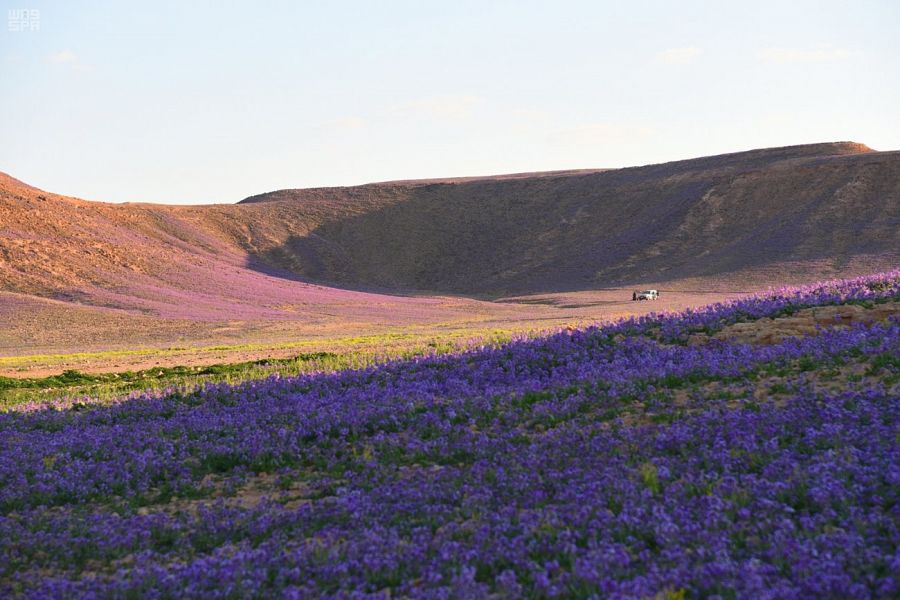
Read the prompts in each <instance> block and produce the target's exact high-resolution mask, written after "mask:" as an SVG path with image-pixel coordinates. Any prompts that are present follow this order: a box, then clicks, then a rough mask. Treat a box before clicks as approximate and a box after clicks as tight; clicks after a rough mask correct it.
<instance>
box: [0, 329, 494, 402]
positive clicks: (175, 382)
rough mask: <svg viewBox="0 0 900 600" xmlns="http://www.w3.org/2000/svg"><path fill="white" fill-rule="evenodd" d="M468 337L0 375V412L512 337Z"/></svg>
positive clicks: (340, 366) (349, 341)
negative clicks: (106, 370) (211, 361)
mask: <svg viewBox="0 0 900 600" xmlns="http://www.w3.org/2000/svg"><path fill="white" fill-rule="evenodd" d="M479 333H480V334H481V336H476V335H474V334H472V335H470V336H469V337H468V339H463V336H446V337H444V338H423V337H421V336H412V335H403V334H385V335H380V336H360V337H354V338H341V339H338V340H333V341H331V342H329V343H328V344H322V343H321V342H320V343H319V345H320V346H327V347H331V348H334V350H331V351H314V352H301V353H298V354H296V355H294V356H291V357H288V358H267V359H260V360H252V361H243V362H234V363H224V364H222V363H220V364H212V365H201V366H172V367H162V366H161V367H154V368H152V369H145V370H140V371H122V372H114V373H87V372H83V371H79V370H76V369H66V370H63V371H62V372H61V373H59V374H57V375H51V376H48V377H23V378H19V377H3V376H0V411H2V410H7V409H9V408H12V407H14V406H16V405H20V404H24V403H27V402H47V401H52V400H57V399H60V398H81V397H83V398H85V399H86V400H91V401H101V402H105V401H109V400H112V399H114V398H119V397H122V396H124V395H126V394H129V393H131V392H140V391H151V392H152V391H159V390H163V389H172V388H174V389H178V390H188V389H191V388H194V387H196V386H199V385H202V384H204V383H207V382H217V383H218V382H224V383H229V384H236V383H240V382H243V381H252V380H258V379H265V378H266V377H270V376H272V375H275V374H278V375H282V376H294V375H300V374H303V373H313V372H332V371H340V370H344V369H359V368H365V367H369V366H372V365H375V364H378V363H382V362H385V361H388V360H393V359H404V358H412V357H415V356H424V355H429V354H447V353H450V352H455V351H459V350H462V349H464V348H466V347H468V346H471V345H472V341H473V340H474V339H477V340H478V341H479V343H482V344H485V345H497V344H500V343H503V342H505V341H508V340H509V339H510V338H511V334H509V333H507V332H501V331H491V332H488V333H486V332H479ZM302 345H306V346H309V345H311V343H310V342H298V343H296V344H290V345H289V344H282V345H281V346H279V347H278V348H273V349H283V348H285V347H297V346H302ZM248 349H249V350H254V349H257V348H256V347H255V346H251V345H241V346H217V347H214V348H204V349H203V350H229V351H231V350H248ZM184 350H185V349H183V348H174V349H170V350H168V351H167V350H152V349H151V350H133V351H112V352H106V353H101V352H98V353H92V354H90V355H84V354H79V355H45V356H41V357H38V356H29V357H8V358H0V364H2V363H3V362H6V363H7V364H10V363H12V364H16V363H14V362H13V361H22V362H24V361H34V360H36V359H41V358H43V359H53V360H54V361H55V360H61V359H65V358H69V359H71V358H84V357H85V356H92V357H106V356H112V355H141V354H154V353H156V354H157V355H160V356H163V355H165V353H166V352H175V351H184Z"/></svg>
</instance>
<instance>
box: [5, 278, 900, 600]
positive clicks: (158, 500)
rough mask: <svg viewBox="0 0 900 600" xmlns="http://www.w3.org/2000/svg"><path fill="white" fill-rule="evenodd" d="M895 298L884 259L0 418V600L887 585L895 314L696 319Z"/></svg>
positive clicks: (894, 521) (892, 532)
mask: <svg viewBox="0 0 900 600" xmlns="http://www.w3.org/2000/svg"><path fill="white" fill-rule="evenodd" d="M898 300H900V272H891V273H885V274H880V275H876V276H871V277H867V278H862V279H856V280H851V281H836V282H827V283H824V284H818V285H813V286H809V287H805V288H792V289H783V290H778V291H776V292H773V293H771V294H765V295H760V296H756V297H753V298H748V299H744V300H741V301H738V302H735V303H731V304H723V305H716V306H712V307H709V308H707V309H703V310H699V311H690V312H687V313H682V314H673V315H656V316H651V317H645V318H641V319H632V320H628V321H623V322H620V323H616V324H614V325H609V326H604V327H598V328H590V329H586V330H579V331H565V332H561V333H559V334H557V335H554V336H551V337H548V338H544V339H541V340H522V341H517V342H513V343H511V344H508V345H505V346H502V347H499V348H483V349H480V350H473V351H470V352H466V353H462V354H458V355H453V356H441V357H426V358H419V359H415V360H409V361H401V362H394V363H390V364H387V365H383V366H379V367H375V368H371V369H367V370H363V371H348V372H342V373H335V374H322V375H310V376H303V377H298V378H291V379H286V378H282V379H278V378H272V379H269V380H266V381H258V382H248V383H245V384H242V385H238V386H226V385H210V386H207V387H205V388H204V389H202V390H198V391H196V392H194V393H190V394H183V393H181V394H179V393H171V394H159V395H148V396H142V397H137V398H129V399H127V400H123V401H122V402H119V403H116V404H113V405H108V406H90V407H83V406H76V407H72V408H65V407H62V409H49V408H48V409H36V408H35V407H32V409H31V410H29V411H22V412H16V413H7V414H3V415H0V595H2V596H10V595H11V596H24V597H61V596H66V597H68V596H74V597H127V596H134V597H151V598H152V597H161V598H164V597H204V598H205V597H235V598H240V597H270V596H286V597H314V596H335V597H363V596H366V595H370V596H372V597H388V596H391V597H396V596H400V597H403V596H408V597H435V598H450V597H457V598H479V597H522V596H528V597H567V598H570V597H584V598H588V597H653V596H657V595H658V596H659V597H670V598H680V597H710V596H717V597H723V598H728V597H753V598H758V597H773V598H775V597H777V598H786V597H834V598H846V597H889V596H896V595H897V594H898V593H900V581H898V579H897V577H896V573H897V571H898V567H900V554H898V550H897V542H898V539H900V532H898V512H897V511H898V495H900V494H898V490H900V466H898V465H900V444H898V442H897V439H898V438H897V432H898V422H897V416H898V414H900V393H898V377H900V363H898V354H900V321H898V319H897V317H896V316H893V317H890V318H887V319H884V320H880V321H874V322H866V323H850V324H849V326H841V325H840V324H838V325H837V326H834V327H830V328H827V329H821V330H819V331H817V332H816V334H815V335H810V336H805V337H788V338H785V339H782V340H780V341H778V342H777V343H773V344H767V345H760V344H757V345H748V344H741V343H737V342H734V341H729V340H728V339H724V340H723V339H718V337H715V334H716V333H717V332H721V331H723V330H725V329H726V328H727V327H729V326H732V325H733V324H735V323H739V322H747V321H755V320H760V322H762V320H765V319H771V318H779V317H784V316H786V315H793V314H795V313H798V311H801V310H803V309H806V308H808V307H815V306H822V305H833V304H848V303H849V304H855V305H859V306H862V307H863V308H864V309H869V308H874V307H884V305H891V306H893V305H895V304H896V303H897V301H898ZM881 312H882V313H884V311H881ZM698 336H700V337H704V336H705V337H706V338H707V339H706V340H704V342H705V343H695V341H696V340H697V338H698Z"/></svg>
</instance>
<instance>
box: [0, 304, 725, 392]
mask: <svg viewBox="0 0 900 600" xmlns="http://www.w3.org/2000/svg"><path fill="white" fill-rule="evenodd" d="M633 291H634V290H632V289H621V288H620V289H605V290H597V291H589V292H573V293H563V294H540V295H535V296H520V297H515V298H506V299H502V300H500V301H497V302H478V301H472V300H468V299H455V298H439V299H436V300H437V301H435V302H433V303H430V304H427V305H426V304H420V305H417V307H416V309H415V310H414V311H406V312H405V313H404V312H403V310H402V307H401V305H400V304H398V306H397V307H391V306H387V307H385V310H383V311H380V312H379V311H373V310H371V307H368V308H369V309H368V310H367V311H365V312H364V313H362V314H356V313H355V312H354V310H352V309H353V307H338V308H337V309H335V310H334V311H333V312H332V314H330V315H329V314H323V315H322V316H321V318H319V319H317V320H315V321H312V320H310V319H308V318H298V319H278V320H227V321H191V320H186V319H164V318H160V317H156V316H151V315H146V314H136V313H134V312H131V311H125V310H118V309H105V308H98V307H92V306H77V305H73V304H71V303H64V302H56V301H51V300H44V299H38V298H35V297H33V296H23V295H16V294H8V293H4V294H0V376H7V377H42V376H47V375H53V374H56V373H59V372H61V371H63V370H65V369H77V370H79V371H84V372H89V373H101V372H117V371H126V370H132V371H137V370H144V369H151V368H154V367H163V366H176V365H183V366H196V365H209V364H216V363H232V362H243V361H249V360H259V359H264V358H286V357H290V356H294V355H297V354H300V353H305V352H320V351H332V352H353V351H370V352H371V351H375V352H378V351H379V350H385V351H388V350H391V349H396V348H403V347H412V346H417V345H425V344H427V343H429V342H441V341H450V342H453V343H454V344H456V345H459V346H464V345H471V344H477V342H478V340H479V339H481V338H490V337H491V336H493V335H496V334H507V335H508V334H517V333H537V332H544V331H552V330H554V329H558V328H560V327H566V326H584V325H588V324H591V323H603V322H609V321H613V320H616V319H620V318H623V317H628V316H631V315H641V314H646V313H649V312H664V311H678V310H683V309H685V308H688V307H697V306H702V305H706V304H710V303H714V302H719V301H722V300H727V299H729V298H734V297H738V296H740V295H742V294H741V293H727V292H722V291H709V292H704V291H696V290H695V291H690V292H684V291H667V290H666V289H664V288H663V289H661V291H660V298H659V299H658V300H655V301H643V302H633V301H632V300H631V293H632V292H633ZM404 300H405V299H404ZM402 306H405V304H404V305H402ZM423 306H427V307H428V308H427V310H423V309H422V307H423ZM392 308H396V310H392Z"/></svg>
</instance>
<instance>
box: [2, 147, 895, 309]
mask: <svg viewBox="0 0 900 600" xmlns="http://www.w3.org/2000/svg"><path fill="white" fill-rule="evenodd" d="M898 249H900V152H874V151H871V150H870V149H868V148H866V147H865V146H862V145H860V144H853V143H849V142H847V143H835V144H816V145H809V146H797V147H788V148H777V149H767V150H755V151H751V152H742V153H736V154H728V155H722V156H715V157H707V158H700V159H694V160H687V161H679V162H674V163H666V164H661V165H651V166H645V167H636V168H628V169H615V170H607V171H599V170H598V171H564V172H551V173H536V174H518V175H510V176H500V177H492V178H491V177H487V178H461V179H447V180H429V181H403V182H388V183H380V184H370V185H364V186H357V187H347V188H325V189H307V190H281V191H277V192H272V193H269V194H262V195H260V196H255V197H252V198H248V199H247V200H246V201H244V202H242V203H240V204H237V205H213V206H163V205H151V204H124V205H112V204H105V203H98V202H86V201H83V200H77V199H74V198H68V197H64V196H58V195H55V194H50V193H47V192H43V191H41V190H38V189H36V188H33V187H30V186H27V185H26V184H23V183H22V182H19V181H17V180H15V179H13V178H11V177H8V176H2V177H0V291H5V292H15V293H19V294H28V295H36V296H42V297H46V298H53V299H57V300H64V301H77V302H81V303H85V304H92V305H100V306H110V307H119V308H128V309H135V308H137V309H139V310H141V311H143V312H147V313H151V314H163V313H166V312H167V311H168V313H171V314H176V313H177V314H178V315H180V316H184V317H186V318H199V317H202V316H203V315H204V314H207V313H215V314H217V315H219V316H223V315H224V316H227V317H229V318H237V319H241V318H278V317H280V316H282V315H283V313H284V310H285V307H287V309H288V310H292V311H295V312H296V311H297V310H300V308H298V307H300V306H301V305H302V306H307V307H309V306H313V305H316V303H317V302H321V301H322V300H323V298H324V297H326V296H327V297H328V298H329V299H333V298H334V294H335V293H339V294H350V296H348V297H347V300H348V301H359V302H363V303H367V302H369V303H371V299H369V298H367V297H365V295H360V296H353V293H352V292H349V291H347V292H337V291H336V290H327V289H325V288H321V287H319V286H317V285H307V284H304V283H300V282H307V283H324V284H328V285H331V286H336V287H342V288H347V289H359V290H369V291H372V290H375V291H390V292H397V291H399V292H410V291H417V292H429V293H450V294H459V295H472V296H482V297H500V296H504V295H510V294H528V293H540V292H554V291H574V290H589V289H596V288H600V287H604V286H610V285H616V284H623V285H638V284H642V283H662V282H677V281H695V280H697V279H701V280H704V279H705V280H714V279H717V278H722V277H727V276H730V274H733V273H740V274H743V275H742V276H746V278H747V280H753V281H756V282H758V283H760V284H765V283H773V282H780V281H781V280H782V279H783V278H784V272H783V269H784V266H785V265H788V264H789V265H791V269H792V271H791V273H790V275H791V277H792V278H793V279H794V280H797V279H803V278H814V277H819V276H830V275H850V274H853V273H855V272H858V271H861V270H874V269H878V268H889V267H892V266H894V265H896V263H897V258H898ZM298 286H300V287H298ZM173 307H174V308H173Z"/></svg>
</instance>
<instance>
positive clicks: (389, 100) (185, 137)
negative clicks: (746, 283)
mask: <svg viewBox="0 0 900 600" xmlns="http://www.w3.org/2000/svg"><path fill="white" fill-rule="evenodd" d="M2 5H3V13H2V16H3V17H5V18H6V19H7V23H3V24H0V26H2V31H0V61H2V62H0V111H2V115H3V123H4V127H3V131H2V134H0V135H2V137H0V139H2V143H0V171H5V172H7V173H9V174H11V175H13V176H15V177H18V178H19V179H22V180H24V181H26V182H28V183H31V184H33V185H36V186H38V187H41V188H44V189H47V190H50V191H54V192H58V193H63V194H68V195H74V196H79V197H82V198H87V199H91V200H106V201H113V202H122V201H151V202H167V203H208V202H234V201H237V200H240V199H241V198H243V197H245V196H248V195H251V194H255V193H260V192H264V191H269V190H273V189H279V188H287V187H308V186H323V185H352V184H358V183H365V182H370V181H378V180H387V179H409V178H419V177H442V176H462V175H483V174H496V173H509V172H518V171H538V170H550V169H569V168H585V167H618V166H630V165H639V164H647V163H655V162H663V161H668V160H676V159H681V158H689V157H693V156H702V155H709V154H719V153H723V152H730V151H736V150H744V149H751V148H758V147H766V146H781V145H790V144H801V143H810V142H819V141H838V140H852V141H857V142H862V143H865V144H868V145H869V146H872V147H873V148H875V149H877V150H897V149H900V2H898V1H897V0H883V1H874V0H871V1H865V0H856V1H851V0H847V1H825V0H821V1H787V0H779V1H774V2H767V1H758V0H754V1H733V2H729V1H724V0H719V1H711V2H698V1H690V0H679V1H665V2H662V1H659V2H652V1H641V0H628V1H623V0H616V1H609V2H601V1H596V0H595V1H585V2H564V1H546V2H528V1H517V2H499V1H497V2H494V1H490V0H476V1H468V0H450V1H448V0H442V1H439V2H428V1H410V2H394V1H389V0H385V1H379V2H375V1H370V2H347V1H345V2H339V1H322V2H313V1H306V2H304V1H297V2H274V1H273V2H265V1H260V2H224V1H220V2H201V1H177V2H176V1H172V2H168V1H160V0H155V1H153V2H127V1H118V2H113V1H109V2H101V1H97V2H74V1H66V2H62V1H60V2H43V1H39V0H12V1H10V0H2ZM10 9H13V10H16V9H29V10H37V11H39V19H38V21H39V29H37V30H31V25H30V23H25V22H23V20H22V19H21V17H22V15H21V13H19V12H14V13H13V14H10V13H9V12H8V11H9V10H10ZM29 14H30V13H29ZM26 20H27V19H26ZM23 26H27V27H23ZM23 28H24V29H27V30H26V31H22V30H21V29H23ZM10 29H20V30H19V31H10Z"/></svg>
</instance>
